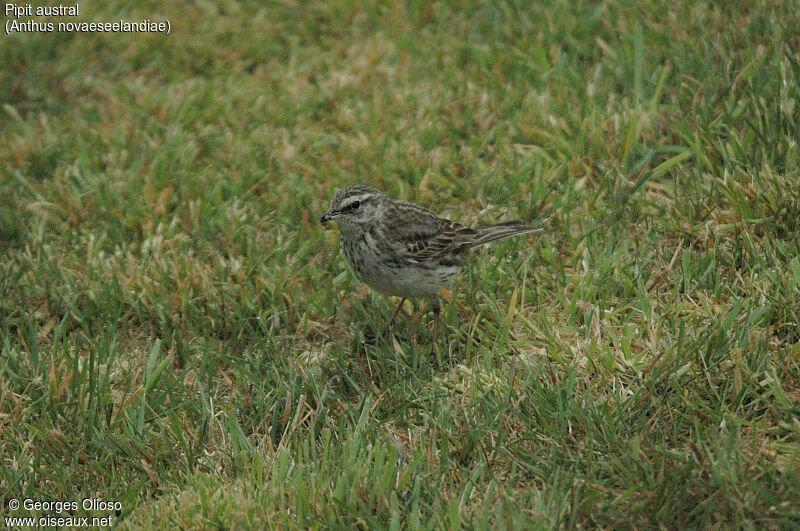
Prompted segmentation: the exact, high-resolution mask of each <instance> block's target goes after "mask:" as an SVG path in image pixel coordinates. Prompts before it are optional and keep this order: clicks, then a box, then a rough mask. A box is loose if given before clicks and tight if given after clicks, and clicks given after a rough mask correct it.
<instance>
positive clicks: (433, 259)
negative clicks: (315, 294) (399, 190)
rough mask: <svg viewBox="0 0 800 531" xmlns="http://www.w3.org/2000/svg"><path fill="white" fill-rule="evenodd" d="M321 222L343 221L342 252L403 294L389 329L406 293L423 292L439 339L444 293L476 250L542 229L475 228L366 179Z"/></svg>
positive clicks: (374, 279)
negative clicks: (400, 197)
mask: <svg viewBox="0 0 800 531" xmlns="http://www.w3.org/2000/svg"><path fill="white" fill-rule="evenodd" d="M319 221H320V223H322V224H323V225H324V224H326V223H327V222H328V221H336V222H337V223H338V224H339V229H340V232H341V245H342V252H343V253H344V257H345V259H346V260H347V263H348V264H349V265H350V267H351V268H352V270H353V272H355V274H356V276H357V277H358V278H359V279H360V280H361V281H363V282H365V283H366V284H367V285H368V286H369V287H370V288H372V289H374V290H375V291H377V292H379V293H382V294H384V295H393V296H395V297H400V298H401V299H400V304H398V306H397V309H396V310H395V311H394V313H393V314H392V317H391V319H389V322H388V323H387V324H386V327H387V329H388V327H389V326H390V325H391V324H392V322H393V321H394V318H395V317H396V316H397V313H398V312H399V311H400V308H402V307H403V303H404V302H405V300H406V298H408V297H421V298H423V299H425V300H427V301H428V302H429V303H430V305H431V307H432V308H433V318H434V329H433V338H434V342H435V341H436V336H437V330H438V327H439V311H440V310H441V304H440V302H439V293H440V292H441V290H442V288H444V287H445V286H447V285H449V284H450V283H451V282H452V281H453V279H454V278H455V276H456V273H458V272H459V271H460V270H461V267H462V266H463V265H464V262H465V261H466V259H467V256H468V255H469V252H470V250H472V249H473V248H474V247H479V246H481V245H484V244H486V243H490V242H493V241H495V240H500V239H503V238H507V237H509V236H516V235H517V234H526V233H529V232H537V231H540V230H542V229H540V228H533V227H529V226H527V225H525V224H523V223H522V222H521V221H519V220H514V221H503V222H501V223H496V224H494V225H487V226H485V227H478V228H476V229H471V228H469V227H465V226H464V225H460V224H458V223H456V222H454V221H450V220H449V219H443V218H440V217H438V216H437V215H436V214H434V213H433V212H431V211H430V210H427V209H425V208H422V207H420V206H417V205H415V204H414V203H409V202H406V201H399V200H397V199H392V198H391V197H389V196H387V195H386V194H384V193H382V192H379V191H378V190H375V189H374V188H370V187H369V186H364V185H360V184H357V185H353V186H348V187H347V188H342V189H341V190H339V191H338V192H336V195H334V196H333V199H332V200H331V208H330V210H328V211H327V212H325V213H324V214H322V216H321V217H320V218H319Z"/></svg>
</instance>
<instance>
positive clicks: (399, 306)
mask: <svg viewBox="0 0 800 531" xmlns="http://www.w3.org/2000/svg"><path fill="white" fill-rule="evenodd" d="M404 302H406V298H405V297H403V298H402V299H400V304H398V305H397V309H396V310H395V311H394V313H393V314H392V317H391V318H390V319H389V322H387V323H386V327H385V328H384V334H386V333H387V332H388V331H389V327H390V326H392V323H393V322H394V318H395V317H397V314H398V313H400V310H402V309H403V303H404Z"/></svg>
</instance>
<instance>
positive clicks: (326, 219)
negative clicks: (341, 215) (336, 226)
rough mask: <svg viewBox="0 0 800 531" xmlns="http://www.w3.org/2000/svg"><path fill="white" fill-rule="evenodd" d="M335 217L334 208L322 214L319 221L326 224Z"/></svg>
mask: <svg viewBox="0 0 800 531" xmlns="http://www.w3.org/2000/svg"><path fill="white" fill-rule="evenodd" d="M333 218H334V212H333V211H332V210H328V211H327V212H325V213H324V214H322V215H321V216H320V217H319V222H320V223H322V224H323V225H325V224H326V223H328V222H329V221H330V220H332V219H333Z"/></svg>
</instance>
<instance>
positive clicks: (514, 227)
mask: <svg viewBox="0 0 800 531" xmlns="http://www.w3.org/2000/svg"><path fill="white" fill-rule="evenodd" d="M475 230H476V231H477V232H478V236H477V237H476V238H475V243H474V244H473V245H472V246H473V247H478V246H479V245H484V244H487V243H489V242H493V241H495V240H502V239H503V238H508V237H509V236H516V235H517V234H527V233H529V232H539V231H540V230H544V229H542V228H536V227H529V226H528V225H525V224H523V223H522V222H521V221H520V220H518V219H515V220H513V221H503V222H501V223H495V224H494V225H486V226H485V227H478V228H477V229H475Z"/></svg>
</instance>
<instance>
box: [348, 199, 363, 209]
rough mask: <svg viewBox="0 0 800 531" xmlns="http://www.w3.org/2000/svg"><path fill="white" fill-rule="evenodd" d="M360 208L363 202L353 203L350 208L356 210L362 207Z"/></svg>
mask: <svg viewBox="0 0 800 531" xmlns="http://www.w3.org/2000/svg"><path fill="white" fill-rule="evenodd" d="M360 206H361V202H360V201H353V202H352V203H351V204H350V208H352V209H353V210H356V209H358V207H360Z"/></svg>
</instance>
